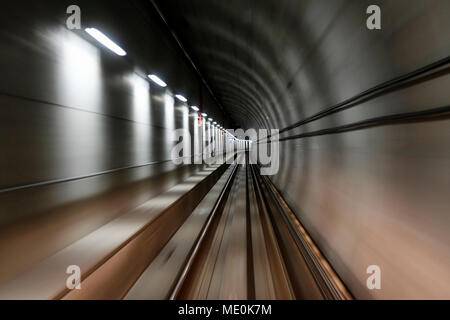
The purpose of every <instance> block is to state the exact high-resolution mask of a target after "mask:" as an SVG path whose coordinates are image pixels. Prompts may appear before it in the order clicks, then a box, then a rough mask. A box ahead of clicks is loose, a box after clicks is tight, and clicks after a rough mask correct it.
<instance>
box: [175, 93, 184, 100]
mask: <svg viewBox="0 0 450 320" xmlns="http://www.w3.org/2000/svg"><path fill="white" fill-rule="evenodd" d="M175 97H176V98H177V99H178V100H180V101H181V102H187V99H186V98H185V97H183V96H182V95H181V94H177V95H175Z"/></svg>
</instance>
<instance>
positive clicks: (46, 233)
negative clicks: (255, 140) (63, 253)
mask: <svg viewBox="0 0 450 320" xmlns="http://www.w3.org/2000/svg"><path fill="white" fill-rule="evenodd" d="M71 4H72V2H70V1H33V2H30V1H14V2H8V3H5V4H2V11H1V14H0V16H1V19H0V42H1V46H0V70H2V79H1V81H0V139H1V149H2V155H1V157H0V168H1V171H2V173H1V175H0V257H1V263H0V284H1V283H3V282H4V281H6V280H8V279H11V278H13V277H14V276H16V275H18V274H20V273H22V272H24V271H26V270H27V269H28V268H30V267H31V266H33V265H34V264H36V263H38V262H39V261H41V260H42V259H44V258H45V257H48V256H50V255H51V254H53V253H55V252H57V251H59V250H61V249H62V248H64V247H66V246H68V245H69V244H71V243H73V242H74V241H76V240H78V239H80V238H81V237H83V236H85V235H86V234H89V233H90V232H92V231H94V230H96V229H97V228H99V227H100V226H102V225H104V224H106V223H107V222H109V221H111V220H112V219H114V218H115V217H117V216H119V215H121V214H123V213H125V212H127V211H128V210H130V209H131V208H134V207H136V206H138V205H139V204H141V203H143V202H145V201H146V200H148V199H150V198H151V197H153V196H155V195H157V194H159V193H161V192H163V191H165V190H167V189H169V188H170V187H171V186H173V185H175V184H176V183H178V182H179V181H181V180H183V179H185V178H186V177H188V176H189V175H191V174H193V173H195V172H196V171H198V170H199V169H200V168H201V167H202V166H201V165H175V164H174V163H173V162H172V161H171V159H172V155H171V150H172V147H173V146H174V145H175V141H171V140H172V135H173V131H174V129H175V128H185V129H189V130H190V132H191V134H192V139H194V137H196V138H197V139H201V137H200V134H199V131H201V128H195V127H198V125H197V118H196V113H195V112H194V113H193V112H190V111H192V110H191V109H190V108H189V107H188V106H186V105H184V106H183V105H182V104H181V103H180V102H179V101H177V100H176V99H175V98H174V96H173V95H174V94H177V93H182V94H183V95H185V96H186V97H189V103H190V105H197V106H201V103H202V106H203V108H202V111H203V112H207V113H208V116H210V117H213V118H214V119H215V120H216V121H219V122H220V123H222V125H224V126H225V125H226V124H227V118H226V116H225V115H224V113H223V111H222V110H221V109H220V108H219V107H218V106H217V104H216V102H215V101H214V100H213V98H212V96H211V95H210V94H209V93H208V91H207V89H206V88H205V87H202V89H201V90H202V92H203V93H202V95H203V97H202V99H200V80H199V79H198V77H197V75H196V73H195V71H194V69H193V68H192V66H191V65H190V64H189V63H188V61H187V60H186V59H185V58H184V56H183V53H182V52H181V51H180V49H179V48H178V45H177V44H176V42H175V41H173V39H172V37H171V36H170V35H169V34H168V32H167V30H166V26H165V25H164V24H163V23H162V21H161V19H160V18H159V16H158V15H156V14H155V13H153V12H152V11H146V10H145V7H140V5H141V3H138V2H127V1H115V2H111V1H95V2H94V1H78V2H77V4H78V5H79V6H80V7H81V13H82V26H83V27H89V26H95V27H97V28H99V29H101V30H103V31H104V32H108V33H109V35H110V36H111V37H113V38H114V39H115V40H116V41H117V42H119V43H120V44H121V45H122V47H123V48H125V49H126V50H127V51H128V55H127V56H126V57H123V58H122V57H119V56H116V55H115V54H113V53H111V52H109V51H107V50H105V49H104V48H102V47H101V45H99V44H98V43H96V42H95V41H94V40H93V39H92V38H90V37H89V36H88V35H87V34H86V33H85V32H84V31H83V30H80V31H78V30H74V31H71V30H68V29H67V27H66V19H67V18H68V16H69V15H68V14H66V9H67V7H68V6H69V5H71ZM118 21H120V22H121V23H120V24H119V23H118ZM150 73H155V74H158V75H159V76H160V77H161V78H163V79H164V80H165V81H166V82H167V83H168V87H167V88H166V89H162V88H160V87H158V86H156V85H154V84H152V83H151V82H150V81H149V80H148V79H146V77H147V75H148V74H150ZM204 124H205V122H203V126H204ZM194 129H195V132H196V133H195V134H194ZM206 132H207V130H206ZM199 141H201V140H199ZM199 143H201V142H199ZM192 145H194V141H192ZM202 151H204V149H203V150H202V149H199V147H198V148H197V149H196V150H195V153H196V154H198V153H199V152H202Z"/></svg>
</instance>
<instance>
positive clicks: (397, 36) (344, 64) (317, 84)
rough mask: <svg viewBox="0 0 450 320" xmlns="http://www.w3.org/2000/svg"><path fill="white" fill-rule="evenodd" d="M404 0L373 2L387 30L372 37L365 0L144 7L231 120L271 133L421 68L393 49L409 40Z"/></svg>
mask: <svg viewBox="0 0 450 320" xmlns="http://www.w3.org/2000/svg"><path fill="white" fill-rule="evenodd" d="M412 2H413V3H411V2H408V1H403V0H401V1H395V2H383V3H382V5H383V10H384V12H386V13H385V14H386V16H387V18H383V19H384V20H383V21H384V25H383V26H384V28H386V29H387V30H388V32H373V31H371V30H368V29H367V27H366V19H367V14H366V9H367V7H368V6H369V5H370V4H371V2H370V1H365V0H363V1H347V0H340V1H326V0H315V1H308V0H295V1H294V0H265V1H260V0H246V1H242V0H229V1H223V0H208V1H205V0H191V1H182V0H154V3H155V4H156V5H157V7H158V9H159V10H160V11H161V12H162V14H163V15H164V17H165V19H166V21H167V23H168V24H169V26H170V27H171V28H172V29H173V31H174V32H175V33H176V34H177V37H178V38H179V39H180V40H181V42H182V44H183V47H184V48H185V49H186V50H187V52H188V53H189V54H190V56H191V57H192V58H193V61H194V63H195V64H196V65H197V66H198V68H199V69H200V70H201V72H202V74H203V75H204V77H205V79H206V81H207V82H208V83H209V85H210V87H211V88H212V90H213V92H214V93H215V95H216V97H217V98H218V99H219V100H220V102H221V104H222V105H223V106H224V107H225V109H226V111H227V112H228V114H229V115H230V116H231V118H232V120H233V121H234V122H235V123H236V124H237V125H239V126H241V127H243V128H254V127H264V128H276V129H283V128H286V127H287V126H290V125H292V124H294V123H296V122H298V121H301V120H302V119H305V118H307V117H310V116H311V115H314V114H316V113H318V112H320V111H322V110H325V109H326V108H328V107H330V106H331V105H334V104H337V103H340V102H341V101H344V100H346V99H348V98H349V97H352V96H354V95H357V94H359V93H360V92H363V91H364V90H367V89H369V88H371V87H374V86H376V85H378V84H380V83H382V82H384V81H388V80H390V79H392V78H394V77H396V76H399V75H401V74H403V73H406V72H409V71H411V70H414V69H415V68H418V67H421V66H422V65H421V64H419V63H418V62H419V61H420V60H423V57H424V56H427V54H428V53H427V52H422V53H421V54H419V53H415V52H413V51H410V52H407V56H405V55H404V54H405V53H406V52H404V51H403V50H404V49H402V48H400V47H399V45H398V44H396V43H402V44H403V47H404V48H408V47H411V46H413V45H414V43H416V42H417V41H416V39H415V38H414V37H412V36H408V33H409V31H408V29H411V28H414V23H415V20H414V17H415V16H417V15H419V14H423V12H426V11H424V10H425V8H426V7H425V5H424V3H423V2H421V1H412ZM405 8H407V9H408V10H407V11H405ZM434 9H435V8H434ZM399 13H402V15H400V14H399ZM399 16H404V17H405V18H404V19H403V20H404V21H400V22H399V21H396V20H395V19H394V18H393V17H399ZM419 32H420V31H419ZM426 32H427V31H423V33H424V34H425V33H426ZM417 36H419V37H420V35H415V37H417ZM403 39H405V40H403ZM390 44H392V45H390ZM426 50H428V48H426ZM429 50H430V52H432V50H433V48H430V49H429ZM419 57H420V58H419ZM428 58H429V62H433V60H436V59H437V58H440V57H433V56H432V55H431V54H429V55H428ZM329 121H331V122H332V121H333V120H332V119H329ZM330 124H331V123H330Z"/></svg>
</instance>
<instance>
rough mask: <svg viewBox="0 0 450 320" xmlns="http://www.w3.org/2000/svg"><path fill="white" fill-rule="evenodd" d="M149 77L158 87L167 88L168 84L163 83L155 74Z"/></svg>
mask: <svg viewBox="0 0 450 320" xmlns="http://www.w3.org/2000/svg"><path fill="white" fill-rule="evenodd" d="M148 77H149V78H150V80H152V81H153V82H154V83H156V84H157V85H158V86H160V87H163V88H165V87H167V83H165V82H164V81H162V80H161V79H160V78H159V77H158V76H155V75H154V74H150V75H149V76H148Z"/></svg>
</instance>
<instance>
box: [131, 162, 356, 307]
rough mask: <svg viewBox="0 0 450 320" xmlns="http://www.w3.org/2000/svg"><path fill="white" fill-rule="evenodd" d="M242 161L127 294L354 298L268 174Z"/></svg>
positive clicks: (188, 297)
mask: <svg viewBox="0 0 450 320" xmlns="http://www.w3.org/2000/svg"><path fill="white" fill-rule="evenodd" d="M244 156H245V155H244V154H241V155H239V156H238V157H244ZM239 160H242V159H237V161H236V162H235V163H233V164H232V165H230V167H229V168H228V169H227V170H226V171H225V172H224V174H223V175H222V177H221V178H220V179H219V180H218V182H217V183H216V185H215V186H214V187H213V188H212V189H211V190H210V191H209V193H208V194H207V195H206V196H205V198H204V199H203V200H202V201H201V202H200V204H199V205H198V206H197V207H196V209H195V210H194V211H193V212H192V214H191V215H190V216H189V217H188V218H187V219H186V221H185V222H184V223H183V225H182V226H181V227H180V228H179V229H178V231H177V232H176V233H175V234H174V236H173V237H172V238H171V239H170V240H169V241H168V243H167V244H166V245H165V246H164V248H163V249H162V250H161V252H160V253H159V254H158V256H157V257H156V258H155V259H154V260H153V261H152V263H151V264H150V265H149V266H148V267H147V268H146V269H145V271H143V273H142V274H141V276H140V277H139V278H138V279H137V281H136V282H135V283H134V285H133V286H132V287H131V289H130V290H129V291H128V292H127V294H126V295H125V296H124V297H123V298H125V299H186V300H191V299H193V300H197V299H199V300H204V299H208V300H209V299H211V300H222V299H223V300H228V299H250V300H253V299H258V300H259V299H261V300H274V299H284V300H290V299H352V296H351V294H350V293H349V292H348V290H347V289H346V288H345V286H344V284H343V283H342V282H341V281H340V279H339V277H338V276H337V275H336V273H335V272H334V271H333V269H332V268H331V266H330V265H329V264H328V262H327V261H326V259H325V258H324V256H323V255H322V254H321V253H320V251H319V249H318V248H317V247H316V246H315V245H314V243H313V241H312V240H311V238H310V237H309V236H308V234H307V233H306V231H305V229H304V228H303V227H302V225H301V224H300V222H299V221H298V220H297V218H296V216H295V215H294V214H293V213H292V211H291V210H290V209H289V207H288V206H287V204H286V203H285V202H284V200H283V199H282V197H281V196H280V194H279V193H278V191H277V190H276V188H275V187H274V186H273V185H272V184H271V182H270V180H269V179H267V178H266V177H263V176H261V175H259V170H258V168H257V167H256V166H254V165H247V164H238V163H240V162H241V161H239Z"/></svg>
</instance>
